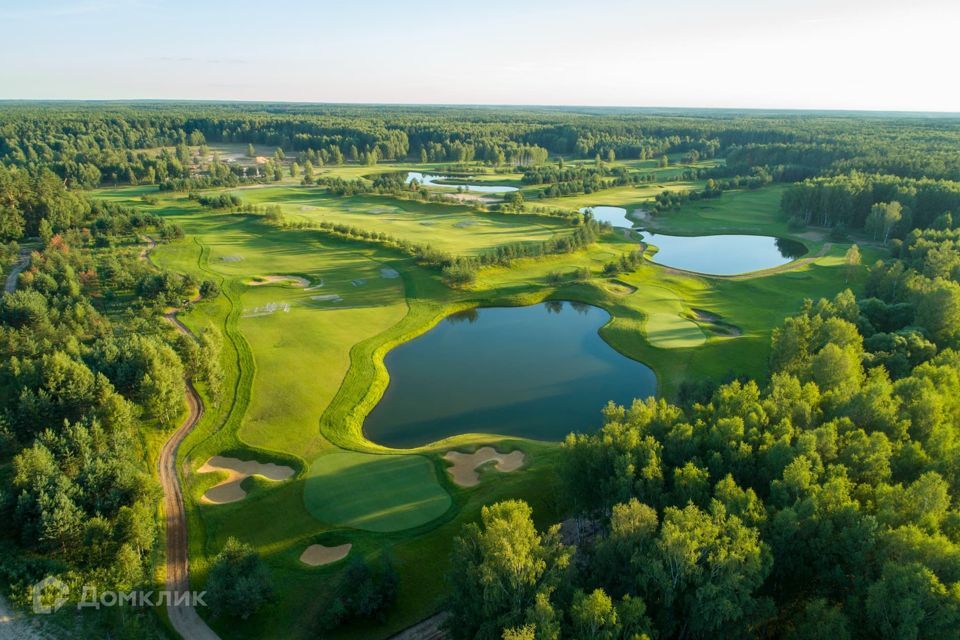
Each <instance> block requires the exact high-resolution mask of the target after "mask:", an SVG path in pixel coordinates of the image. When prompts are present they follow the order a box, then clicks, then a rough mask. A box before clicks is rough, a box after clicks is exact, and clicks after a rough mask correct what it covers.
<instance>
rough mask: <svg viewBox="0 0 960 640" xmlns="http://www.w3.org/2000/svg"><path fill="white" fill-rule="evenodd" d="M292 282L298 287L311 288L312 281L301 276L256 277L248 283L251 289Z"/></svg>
mask: <svg viewBox="0 0 960 640" xmlns="http://www.w3.org/2000/svg"><path fill="white" fill-rule="evenodd" d="M284 282H290V283H292V284H294V285H296V286H298V287H309V286H310V281H309V280H307V279H306V278H301V277H300V276H254V277H252V278H250V280H249V281H247V284H248V285H249V286H251V287H259V286H261V285H265V284H277V283H284Z"/></svg>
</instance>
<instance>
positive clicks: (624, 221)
mask: <svg viewBox="0 0 960 640" xmlns="http://www.w3.org/2000/svg"><path fill="white" fill-rule="evenodd" d="M588 209H589V210H590V211H593V218H594V220H597V221H598V222H606V223H608V224H610V225H611V226H614V227H623V228H625V229H632V228H633V220H631V219H630V218H628V217H627V210H626V209H624V208H623V207H607V206H598V207H583V208H582V209H580V213H585V212H586V211H587V210H588Z"/></svg>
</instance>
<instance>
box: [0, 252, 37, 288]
mask: <svg viewBox="0 0 960 640" xmlns="http://www.w3.org/2000/svg"><path fill="white" fill-rule="evenodd" d="M29 264H30V252H29V251H27V250H21V251H20V256H19V257H18V258H17V261H16V262H15V263H14V264H13V269H11V270H10V274H9V275H8V276H7V281H6V283H5V284H4V287H3V290H4V292H6V293H13V291H14V289H16V288H17V280H18V278H19V277H20V272H22V271H23V270H24V269H26V268H27V265H29Z"/></svg>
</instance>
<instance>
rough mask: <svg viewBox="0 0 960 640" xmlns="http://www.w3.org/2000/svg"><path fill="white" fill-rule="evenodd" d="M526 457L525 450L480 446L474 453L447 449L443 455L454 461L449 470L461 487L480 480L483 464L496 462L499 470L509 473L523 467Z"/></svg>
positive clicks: (475, 483) (472, 484) (471, 485)
mask: <svg viewBox="0 0 960 640" xmlns="http://www.w3.org/2000/svg"><path fill="white" fill-rule="evenodd" d="M525 458H526V456H525V455H524V454H523V451H513V452H511V453H500V452H499V451H497V450H496V449H494V448H493V447H480V448H479V449H477V450H476V451H475V452H474V453H462V452H460V451H447V453H446V455H445V456H443V459H444V460H447V461H448V462H452V463H453V466H452V467H450V468H448V469H447V471H449V472H450V475H451V476H452V477H453V481H454V482H455V483H456V484H458V485H459V486H461V487H473V486H476V485H477V484H478V483H479V482H480V474H478V473H477V469H478V468H479V467H481V466H482V465H485V464H487V463H489V462H496V463H497V464H496V465H495V466H494V468H495V469H496V470H497V471H502V472H504V473H509V472H511V471H516V470H517V469H519V468H520V467H522V466H523V462H524V460H525Z"/></svg>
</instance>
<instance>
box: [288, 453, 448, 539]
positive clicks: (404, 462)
mask: <svg viewBox="0 0 960 640" xmlns="http://www.w3.org/2000/svg"><path fill="white" fill-rule="evenodd" d="M303 502H304V505H305V506H306V507H307V511H309V512H310V514H311V515H312V516H313V517H315V518H316V519H317V520H320V521H322V522H325V523H328V524H332V525H338V526H344V527H352V528H354V529H364V530H366V531H380V532H385V531H400V530H402V529H411V528H413V527H418V526H420V525H422V524H426V523H428V522H430V521H431V520H434V519H435V518H439V517H440V516H442V515H443V514H444V513H445V512H446V511H447V509H449V508H450V504H451V500H450V495H449V494H448V493H447V492H446V491H445V490H444V488H443V487H441V486H440V483H439V481H438V480H437V473H436V470H435V469H434V466H433V464H432V463H431V462H430V460H428V459H427V458H425V457H423V456H419V455H409V456H405V455H376V454H369V453H356V452H353V451H338V452H336V453H330V454H327V455H322V456H320V457H319V458H317V459H316V460H315V461H314V462H313V464H312V465H311V466H310V474H309V476H308V477H307V481H306V486H305V487H304V491H303Z"/></svg>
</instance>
